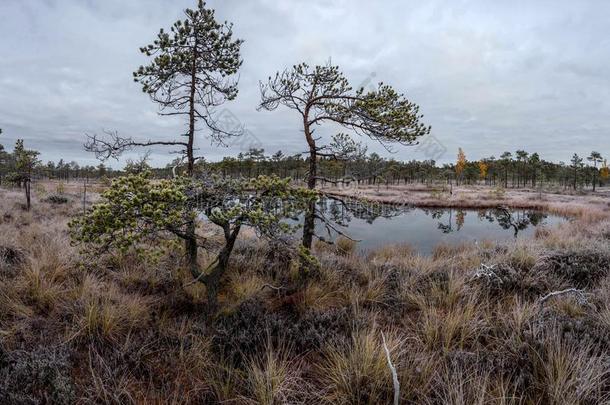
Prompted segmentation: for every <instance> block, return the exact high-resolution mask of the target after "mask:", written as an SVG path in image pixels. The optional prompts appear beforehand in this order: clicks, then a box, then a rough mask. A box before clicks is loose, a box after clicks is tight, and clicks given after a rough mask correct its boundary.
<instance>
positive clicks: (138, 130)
mask: <svg viewBox="0 0 610 405" xmlns="http://www.w3.org/2000/svg"><path fill="white" fill-rule="evenodd" d="M195 3H196V2H195V0H178V1H177V0H172V1H170V0H0V51H1V55H0V128H3V129H4V134H3V135H1V138H0V143H2V144H4V145H5V146H6V147H7V148H8V149H10V148H11V147H12V146H11V145H12V144H13V143H14V140H15V139H16V138H18V137H19V138H24V139H25V140H26V144H27V145H29V147H31V148H35V149H37V150H40V151H41V152H42V158H43V159H44V160H50V159H53V160H58V159H59V158H64V159H66V160H77V161H79V162H82V163H91V164H93V163H95V160H94V158H93V156H91V155H89V154H87V153H85V152H83V149H82V144H83V142H84V139H85V137H84V134H85V133H96V132H98V133H99V132H101V131H102V130H103V129H110V130H116V131H118V132H119V133H120V134H122V135H131V136H133V137H135V138H141V139H149V138H152V139H171V138H172V137H173V136H174V135H176V134H179V133H183V132H184V123H183V122H180V121H179V120H173V119H168V118H167V117H159V116H158V115H157V108H156V106H155V105H154V104H153V103H152V102H151V101H150V100H149V99H148V97H147V96H146V95H145V94H143V93H142V92H141V91H140V88H139V86H138V84H136V83H134V82H133V81H132V77H131V72H132V71H133V70H135V69H136V68H137V67H138V66H139V65H141V64H144V63H146V59H145V57H144V56H142V55H141V54H140V53H139V51H138V48H139V47H140V46H142V45H145V44H148V43H150V42H151V41H152V40H153V39H154V38H155V35H156V33H157V32H158V29H159V28H161V27H169V26H170V25H171V24H172V23H173V22H174V21H175V20H176V19H178V18H181V16H182V14H183V11H182V10H183V9H184V8H186V7H193V6H195ZM208 4H209V5H210V6H211V7H213V8H215V9H216V10H217V16H218V18H219V19H222V20H225V19H226V20H228V21H231V22H233V23H234V31H235V33H236V35H237V37H239V38H242V39H244V40H245V43H244V45H243V47H242V56H243V59H244V63H243V67H242V69H241V73H240V84H239V89H240V94H239V96H238V99H237V100H236V101H234V102H231V103H229V104H227V105H226V107H227V111H229V112H230V114H233V115H234V116H235V117H237V119H239V121H240V122H241V123H242V124H243V125H244V126H245V127H246V128H247V129H248V130H249V131H250V132H251V133H252V134H254V136H255V137H256V138H257V139H259V140H260V142H261V143H262V145H263V147H264V148H265V150H266V152H267V153H269V154H270V153H272V152H275V151H276V150H278V149H281V150H283V151H284V152H289V153H296V152H301V151H303V150H304V146H305V145H304V140H303V138H302V132H300V131H299V118H298V117H297V116H296V115H295V113H294V112H292V111H290V110H285V109H279V110H277V111H275V112H258V111H257V110H256V107H257V104H258V102H259V98H260V94H259V89H258V81H259V80H261V79H264V78H266V77H267V76H269V75H270V74H273V73H274V72H275V71H277V70H281V69H283V68H285V67H288V66H292V65H293V64H295V63H300V62H307V63H309V64H311V65H313V64H322V63H324V62H326V61H327V60H329V58H331V59H332V62H333V64H337V65H339V66H341V68H342V69H343V71H344V72H345V74H346V76H347V77H348V78H349V80H350V81H351V82H352V83H353V84H354V85H358V84H360V83H367V82H369V81H371V80H372V81H375V82H376V81H383V82H385V83H388V84H391V85H393V86H394V87H395V88H397V89H398V90H400V91H401V92H404V93H405V94H406V96H407V97H408V98H409V99H410V100H412V101H414V102H416V103H417V104H419V105H420V106H421V111H422V112H423V113H424V114H425V121H426V122H427V123H429V124H431V125H432V133H433V135H434V137H435V139H436V141H437V142H438V143H440V144H441V145H442V147H443V148H445V149H446V153H445V154H444V155H443V156H442V157H440V159H439V160H440V161H449V160H451V161H452V160H454V159H455V155H456V153H457V148H458V147H460V146H461V147H462V148H463V149H464V150H465V152H466V155H467V157H468V158H469V159H471V160H475V159H478V158H481V157H486V156H490V155H495V156H499V154H500V153H501V152H503V151H505V150H510V151H514V150H516V149H526V150H528V151H538V152H540V154H541V156H542V157H543V158H545V159H549V160H555V161H560V160H564V161H567V160H569V158H570V156H571V155H572V153H574V152H577V153H579V154H582V155H588V153H589V152H590V151H591V150H599V151H600V152H602V154H604V155H606V156H607V155H608V154H610V148H609V147H608V145H609V142H608V141H609V140H610V67H609V66H608V62H609V60H610V2H607V1H602V0H599V1H593V0H592V1H557V0H555V1H542V0H538V1H517V0H511V1H493V2H492V1H484V0H480V1H459V0H451V1H449V0H447V1H426V2H422V1H408V0H384V1H370V0H247V1H245V0H210V1H209V2H208ZM321 131H322V132H323V133H324V131H326V133H327V134H329V133H331V132H333V131H335V129H334V128H326V129H325V130H321ZM198 146H199V147H200V148H201V153H202V154H204V155H205V156H206V157H207V158H208V160H217V159H219V158H220V157H222V156H223V155H227V154H233V155H234V154H237V153H238V152H239V150H240V146H239V145H234V146H233V147H231V148H228V149H227V148H219V147H215V146H212V145H210V142H209V140H207V139H206V138H205V133H204V132H203V131H202V133H201V134H200V138H199V140H198ZM369 150H372V151H377V152H380V153H383V154H385V155H386V156H389V155H388V154H387V153H384V150H383V148H381V147H380V146H379V145H375V144H374V143H371V144H370V149H369ZM136 155H137V154H136ZM392 156H393V157H395V158H397V159H424V158H426V152H425V150H424V149H422V148H419V149H418V148H415V147H400V148H398V149H397V152H396V153H395V154H393V155H392ZM152 157H153V160H154V163H155V164H165V163H166V162H168V161H169V160H170V159H171V158H172V157H173V156H172V155H168V154H167V153H166V152H164V151H163V150H154V151H153V155H152ZM113 165H114V166H116V165H120V163H114V164H113Z"/></svg>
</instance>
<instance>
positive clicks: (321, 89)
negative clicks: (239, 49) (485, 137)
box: [259, 63, 430, 248]
mask: <svg viewBox="0 0 610 405" xmlns="http://www.w3.org/2000/svg"><path fill="white" fill-rule="evenodd" d="M260 88H261V103H260V106H259V109H264V110H269V111H271V110H275V109H276V108H278V107H279V106H280V105H283V106H285V107H288V108H290V109H293V110H296V111H297V112H298V113H299V114H300V115H301V117H302V120H303V121H302V122H303V132H304V134H305V140H306V141H307V145H308V147H309V173H308V176H307V186H308V188H309V189H314V188H315V187H316V180H317V179H318V175H317V168H318V166H317V164H318V157H324V156H329V154H328V153H325V149H328V147H327V146H326V145H318V144H317V141H319V140H320V138H317V137H315V136H314V131H315V128H316V126H318V125H321V124H323V123H335V124H338V125H339V126H341V127H343V128H344V129H346V130H348V131H350V132H351V133H352V134H357V135H364V136H366V137H368V138H370V139H373V140H376V141H378V142H380V143H381V144H382V145H383V146H384V147H386V149H390V148H391V145H392V144H395V143H399V144H403V145H411V144H413V143H414V142H415V141H416V139H417V138H419V137H420V136H422V135H425V134H428V133H429V132H430V127H429V126H426V125H424V124H423V123H421V122H420V120H421V118H422V117H423V116H422V115H421V114H420V113H419V107H418V106H417V105H416V104H414V103H412V102H410V101H409V100H407V99H406V98H405V97H404V95H402V94H400V93H398V92H396V90H394V89H393V88H392V87H391V86H388V85H386V84H383V83H379V85H378V87H377V89H375V90H374V91H369V92H365V90H364V88H359V89H353V88H352V87H351V86H350V84H349V82H348V80H347V79H346V78H345V76H344V75H343V73H342V72H341V71H340V70H339V67H338V66H332V65H330V64H327V65H324V66H315V67H313V68H311V67H310V66H308V65H307V64H305V63H302V64H300V65H295V66H293V67H292V69H286V70H284V71H283V72H278V73H276V74H275V76H274V77H269V79H268V80H267V82H266V83H262V82H261V84H260ZM331 157H333V156H332V154H331ZM315 217H316V214H315V202H312V206H311V207H310V210H309V213H308V215H306V217H305V222H304V227H303V246H304V247H306V248H311V245H312V240H313V236H314V221H315Z"/></svg>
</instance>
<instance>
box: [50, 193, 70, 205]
mask: <svg viewBox="0 0 610 405" xmlns="http://www.w3.org/2000/svg"><path fill="white" fill-rule="evenodd" d="M45 201H46V202H48V203H51V204H56V205H59V204H67V203H68V197H66V196H63V195H59V194H52V195H50V196H48V197H47V198H46V199H45Z"/></svg>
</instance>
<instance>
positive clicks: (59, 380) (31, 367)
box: [0, 346, 76, 404]
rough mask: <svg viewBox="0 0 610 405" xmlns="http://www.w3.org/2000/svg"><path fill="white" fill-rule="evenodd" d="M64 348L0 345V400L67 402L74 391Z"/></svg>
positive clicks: (34, 402)
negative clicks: (7, 349) (11, 348)
mask: <svg viewBox="0 0 610 405" xmlns="http://www.w3.org/2000/svg"><path fill="white" fill-rule="evenodd" d="M70 370H71V364H70V361H69V360H68V355H67V352H66V350H65V349H61V348H53V347H44V346H41V347H39V348H37V349H35V350H32V351H21V350H18V351H12V352H3V351H2V349H1V348H0V403H2V404H40V403H47V404H70V403H74V402H75V400H76V391H75V388H74V384H73V381H72V378H71V376H70Z"/></svg>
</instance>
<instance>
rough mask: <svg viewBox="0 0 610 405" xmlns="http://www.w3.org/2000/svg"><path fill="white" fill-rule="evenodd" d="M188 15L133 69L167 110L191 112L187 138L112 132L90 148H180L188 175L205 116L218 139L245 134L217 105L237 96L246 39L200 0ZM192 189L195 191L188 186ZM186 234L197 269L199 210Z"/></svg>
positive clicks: (92, 140) (114, 151) (102, 154)
mask: <svg viewBox="0 0 610 405" xmlns="http://www.w3.org/2000/svg"><path fill="white" fill-rule="evenodd" d="M184 13H185V16H186V18H185V19H184V20H179V21H176V22H175V23H174V24H173V26H172V27H171V28H170V31H169V32H166V31H165V30H163V29H161V30H160V31H159V34H158V35H157V39H156V40H155V41H153V43H152V44H150V45H147V46H145V47H142V48H140V51H141V52H142V53H144V54H145V55H146V56H148V57H151V58H152V61H151V62H150V64H149V65H147V66H140V68H138V70H137V71H135V72H134V73H133V76H134V80H135V81H136V82H139V83H141V84H142V91H144V92H145V93H147V94H148V95H149V96H150V98H151V100H152V101H154V102H155V103H157V104H158V105H159V109H160V111H159V114H161V115H179V116H186V117H187V119H188V130H187V132H186V133H185V134H183V135H182V136H183V137H184V138H186V139H175V140H170V141H153V140H148V141H143V142H142V141H136V140H134V139H132V138H123V137H120V136H119V135H118V134H117V133H116V132H106V133H105V134H106V136H105V137H97V136H96V135H93V136H90V137H89V141H88V142H87V143H86V144H85V149H87V150H88V151H92V152H95V154H96V156H97V157H98V158H101V159H102V160H105V159H108V158H110V157H114V158H117V157H118V156H119V155H120V154H121V153H122V152H124V151H125V150H128V149H131V148H133V147H138V146H144V147H147V146H171V147H179V148H180V152H181V153H182V160H181V162H183V161H184V159H186V175H187V176H189V177H193V175H194V169H195V161H196V160H197V159H198V157H196V156H195V146H194V144H195V132H196V130H197V124H198V123H199V122H201V121H203V123H204V124H205V126H207V128H208V129H209V130H210V131H211V137H212V139H213V140H215V141H217V142H218V143H220V144H223V143H224V142H223V141H224V140H225V139H226V138H227V137H231V136H237V135H240V133H239V132H240V131H237V132H231V131H229V130H226V129H224V128H222V125H221V123H219V122H218V121H217V120H216V119H215V118H214V114H213V112H214V108H215V107H218V106H220V105H222V104H223V103H224V102H225V101H228V100H233V99H234V98H235V97H236V96H237V80H236V79H232V78H231V76H232V75H234V74H235V73H237V71H238V69H239V67H240V66H241V63H242V61H241V59H240V56H239V50H240V46H241V44H242V42H243V41H242V40H239V39H233V32H232V25H231V24H229V23H226V22H225V23H219V22H217V21H216V19H215V18H214V10H212V9H208V8H206V4H205V2H203V1H202V0H199V2H198V5H197V8H196V9H195V10H191V9H187V10H185V12H184ZM187 194H189V192H188V191H187ZM187 217H188V218H191V219H190V220H189V221H188V223H187V226H186V231H185V234H184V236H185V237H184V239H185V247H186V251H187V257H188V260H189V266H190V268H191V270H192V271H195V270H196V269H197V248H198V246H197V237H196V234H195V219H194V216H193V215H190V214H189V215H188V216H187Z"/></svg>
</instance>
